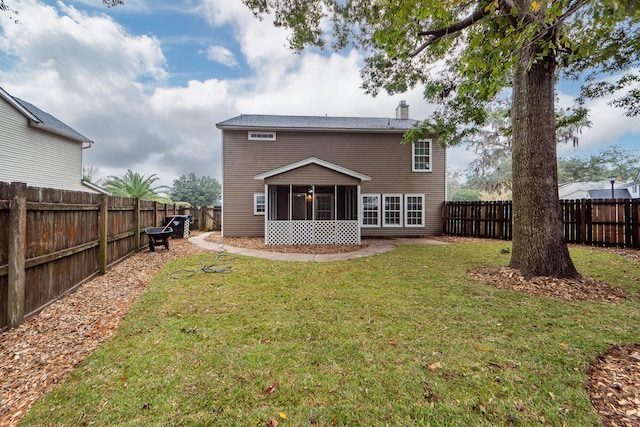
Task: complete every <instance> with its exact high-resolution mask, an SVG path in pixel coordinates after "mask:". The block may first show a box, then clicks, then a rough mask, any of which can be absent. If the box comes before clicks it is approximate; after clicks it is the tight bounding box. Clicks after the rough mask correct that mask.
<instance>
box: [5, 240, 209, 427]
mask: <svg viewBox="0 0 640 427" xmlns="http://www.w3.org/2000/svg"><path fill="white" fill-rule="evenodd" d="M206 252H207V251H205V250H204V249H202V248H200V247H198V246H195V245H192V244H190V243H188V242H187V240H186V239H172V240H170V250H169V251H167V250H166V249H164V248H156V251H155V252H149V250H148V249H145V250H144V251H142V252H140V253H137V254H134V255H132V256H130V257H129V258H127V259H125V260H124V261H122V262H121V263H119V264H117V265H115V266H114V267H113V268H112V269H111V270H109V271H108V272H107V273H106V274H105V275H102V276H97V277H95V278H94V279H92V280H91V281H89V282H86V283H84V284H83V285H82V286H80V287H78V288H77V290H76V291H75V292H73V293H70V294H68V295H67V296H65V297H63V298H61V299H59V300H58V301H56V302H54V303H52V304H50V305H49V306H47V307H46V308H45V309H43V310H42V311H41V312H40V313H38V314H37V315H35V316H33V317H31V318H30V319H28V320H27V321H26V322H25V323H23V324H22V325H20V326H18V327H17V328H14V329H11V330H8V331H4V332H2V333H0V426H15V425H17V424H18V422H19V421H20V419H21V418H22V417H23V416H24V415H25V412H26V411H27V409H29V408H30V407H31V406H32V405H33V404H34V403H35V401H36V400H38V399H39V398H41V397H42V396H44V395H45V394H46V393H48V392H49V391H51V390H53V389H54V388H55V387H56V385H57V384H58V383H60V382H61V381H62V380H64V379H65V378H66V377H67V376H68V375H69V373H70V372H71V370H72V369H73V368H74V367H75V366H77V365H78V364H79V363H80V362H82V361H83V360H84V359H85V358H86V357H87V356H89V355H90V354H91V353H93V351H94V350H95V349H96V348H98V346H99V345H100V344H101V343H102V342H104V341H105V340H107V339H108V338H109V337H111V336H112V335H113V333H114V332H115V330H116V329H117V328H118V325H119V324H120V321H121V320H122V318H123V317H124V316H125V315H126V314H127V313H128V312H129V310H130V309H131V306H132V305H133V303H134V302H135V301H136V300H137V299H138V297H139V296H140V295H141V294H142V293H143V292H144V291H145V290H146V288H147V285H148V284H149V282H150V281H151V279H152V278H153V276H154V275H155V274H156V273H157V272H158V271H160V270H161V269H162V267H164V265H165V264H166V263H168V262H169V261H173V260H175V259H179V258H182V257H184V256H187V255H193V254H198V253H206Z"/></svg>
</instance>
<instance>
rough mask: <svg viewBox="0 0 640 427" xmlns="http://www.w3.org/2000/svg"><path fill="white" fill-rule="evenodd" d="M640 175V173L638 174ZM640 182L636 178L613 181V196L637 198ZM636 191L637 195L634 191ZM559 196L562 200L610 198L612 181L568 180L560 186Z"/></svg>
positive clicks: (617, 197) (616, 197)
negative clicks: (621, 181)
mask: <svg viewBox="0 0 640 427" xmlns="http://www.w3.org/2000/svg"><path fill="white" fill-rule="evenodd" d="M638 175H639V177H640V174H638ZM639 185H640V183H639V182H638V180H637V179H636V181H635V187H634V182H631V183H626V184H625V183H620V182H614V183H613V198H615V199H631V198H633V199H636V198H638V197H640V195H639V194H638V186H639ZM633 191H635V195H634V193H633ZM558 196H559V197H560V200H575V199H610V198H611V182H610V181H609V180H608V179H603V180H601V181H593V182H568V183H566V184H560V185H559V186H558Z"/></svg>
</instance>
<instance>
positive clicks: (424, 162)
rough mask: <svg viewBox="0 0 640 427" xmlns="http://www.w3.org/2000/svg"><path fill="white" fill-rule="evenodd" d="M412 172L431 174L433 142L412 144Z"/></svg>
mask: <svg viewBox="0 0 640 427" xmlns="http://www.w3.org/2000/svg"><path fill="white" fill-rule="evenodd" d="M412 153H413V156H412V161H413V164H412V165H411V171H412V172H431V140H430V139H428V140H426V141H417V142H414V143H413V144H412Z"/></svg>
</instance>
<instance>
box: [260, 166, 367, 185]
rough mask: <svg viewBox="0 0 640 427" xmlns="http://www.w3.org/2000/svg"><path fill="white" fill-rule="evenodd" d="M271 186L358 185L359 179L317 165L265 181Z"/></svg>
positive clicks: (304, 167)
mask: <svg viewBox="0 0 640 427" xmlns="http://www.w3.org/2000/svg"><path fill="white" fill-rule="evenodd" d="M265 183H266V184H269V185H309V184H314V185H358V184H359V183H360V180H359V179H356V178H353V177H351V176H347V175H345V174H342V173H340V172H337V171H333V170H329V169H327V168H325V167H322V166H320V165H316V164H310V165H307V166H303V167H300V168H298V169H294V170H292V171H289V172H285V173H281V174H279V175H276V176H273V177H271V178H267V179H265Z"/></svg>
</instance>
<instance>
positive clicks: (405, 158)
mask: <svg viewBox="0 0 640 427" xmlns="http://www.w3.org/2000/svg"><path fill="white" fill-rule="evenodd" d="M265 131H266V130H265ZM401 141H402V134H401V133H372V132H338V131H336V132H303V131H282V130H278V131H277V140H276V141H271V142H266V141H249V140H248V138H247V131H246V130H229V129H225V130H224V131H223V162H224V170H223V185H224V188H223V233H224V235H225V236H228V237H236V236H263V235H264V220H265V218H264V216H263V215H259V216H256V215H253V194H254V193H264V184H265V183H264V182H263V181H258V180H255V179H253V177H254V176H255V175H258V174H261V173H264V172H268V171H270V170H273V169H276V168H279V167H282V166H285V165H288V164H291V163H294V162H298V161H301V160H304V159H307V158H309V157H317V158H319V159H322V160H325V161H328V162H331V163H333V164H336V165H339V166H342V167H345V168H348V169H350V170H353V171H355V172H358V173H361V174H364V175H368V176H370V177H371V181H368V182H363V183H362V187H361V193H363V194H365V193H366V194H424V195H425V207H426V209H425V223H426V226H425V227H416V228H413V227H411V228H405V227H399V228H385V227H380V228H363V229H362V235H363V236H423V235H433V234H440V233H441V232H442V220H441V209H442V202H443V201H444V198H445V194H444V192H445V176H446V170H445V168H446V161H445V156H446V154H445V150H444V149H443V148H441V147H440V146H439V144H438V142H437V139H436V138H432V153H431V164H432V171H431V172H412V171H411V169H412V168H411V166H412V150H411V148H412V147H411V144H402V143H401ZM315 167H319V166H317V165H314V168H308V169H306V168H305V169H304V170H301V171H299V172H297V173H298V174H299V176H297V177H296V178H303V177H304V178H307V177H308V178H309V180H310V181H309V182H304V183H302V182H300V184H302V185H305V184H329V182H326V181H324V180H323V182H312V181H311V179H313V178H314V173H313V171H314V170H316V169H315ZM301 169H302V168H301ZM292 172H295V171H291V172H289V173H288V174H287V177H286V178H287V179H288V180H290V179H291V178H292V177H293V176H294V175H292ZM305 174H307V176H304V175H305ZM283 175H284V174H283ZM337 175H342V174H339V173H337ZM324 177H326V172H325V175H324ZM276 178H278V176H276V177H272V178H269V179H268V182H269V183H270V184H274V183H276V182H278V183H279V181H280V179H278V180H277V181H274V179H276ZM281 178H283V177H281ZM320 178H321V177H320V176H318V179H320ZM348 178H349V179H350V182H351V183H353V178H352V177H348ZM287 179H285V180H284V181H283V183H289V184H292V183H293V182H287ZM333 183H334V182H332V183H331V184H333ZM345 184H346V183H345Z"/></svg>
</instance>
